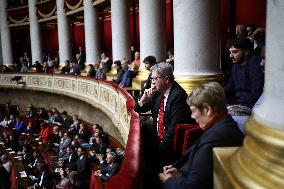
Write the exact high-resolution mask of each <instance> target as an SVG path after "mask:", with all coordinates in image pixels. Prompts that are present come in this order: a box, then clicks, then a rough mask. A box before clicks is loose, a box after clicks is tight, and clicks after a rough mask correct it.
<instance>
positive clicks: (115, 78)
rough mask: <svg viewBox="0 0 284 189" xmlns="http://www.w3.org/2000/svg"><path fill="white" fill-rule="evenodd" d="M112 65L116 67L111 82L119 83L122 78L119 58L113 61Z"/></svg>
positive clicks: (122, 71)
mask: <svg viewBox="0 0 284 189" xmlns="http://www.w3.org/2000/svg"><path fill="white" fill-rule="evenodd" d="M114 65H115V68H116V74H115V75H114V76H113V80H112V82H114V83H116V84H119V83H120V82H121V80H122V76H123V73H124V70H123V69H122V67H121V61H120V60H117V61H114Z"/></svg>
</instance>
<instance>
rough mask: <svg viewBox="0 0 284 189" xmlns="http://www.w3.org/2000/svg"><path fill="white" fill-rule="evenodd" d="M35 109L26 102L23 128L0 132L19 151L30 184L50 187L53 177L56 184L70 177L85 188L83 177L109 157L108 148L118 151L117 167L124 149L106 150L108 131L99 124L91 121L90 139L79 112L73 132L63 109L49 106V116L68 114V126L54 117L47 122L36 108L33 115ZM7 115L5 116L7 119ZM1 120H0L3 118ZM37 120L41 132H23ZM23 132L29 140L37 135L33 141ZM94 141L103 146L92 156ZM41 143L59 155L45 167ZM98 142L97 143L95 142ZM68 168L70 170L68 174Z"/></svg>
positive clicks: (30, 186)
mask: <svg viewBox="0 0 284 189" xmlns="http://www.w3.org/2000/svg"><path fill="white" fill-rule="evenodd" d="M3 107H5V106H3ZM9 107H11V106H10V105H9V104H7V111H8V110H9ZM35 109H36V108H35V107H33V106H32V105H28V107H27V112H26V114H24V115H23V118H25V120H26V122H24V129H23V130H22V132H21V133H18V132H16V131H13V130H11V131H9V132H16V133H14V134H7V133H6V131H5V130H4V132H3V133H0V141H1V142H3V143H4V145H5V147H6V148H11V149H12V150H13V151H14V152H15V153H16V154H17V155H21V159H22V160H21V162H22V163H23V164H24V165H25V167H26V168H25V170H26V173H27V174H28V175H29V176H30V177H28V184H29V188H33V187H35V188H38V187H39V188H41V187H44V186H46V187H49V188H50V187H52V186H51V185H52V184H53V183H54V179H55V178H56V180H57V183H58V184H60V182H61V181H63V180H64V179H69V180H70V182H71V185H72V186H75V185H76V186H78V187H81V188H87V187H88V185H86V184H87V183H86V182H85V180H86V179H89V178H88V177H89V176H90V174H91V172H90V171H91V170H90V168H91V167H93V164H97V165H100V162H99V161H100V160H101V161H103V162H108V160H106V159H107V154H108V153H110V152H114V153H115V154H117V155H116V157H117V159H116V161H115V163H114V164H117V165H118V166H117V167H118V168H119V167H120V166H119V164H120V163H121V161H122V159H123V156H124V152H123V151H122V150H120V149H118V150H117V152H116V151H114V150H113V149H114V148H113V147H110V149H112V150H111V151H108V152H106V148H107V145H108V144H107V143H105V142H107V141H108V140H107V139H106V138H107V135H106V133H104V132H103V129H102V127H101V126H99V125H98V124H94V126H93V129H94V130H93V132H92V136H91V137H92V139H91V137H90V133H89V130H88V129H87V127H86V125H85V124H84V123H83V122H82V121H81V120H80V119H79V118H78V116H74V122H76V124H75V125H77V127H75V126H74V130H73V133H69V132H68V129H69V127H70V126H71V124H73V122H72V120H71V119H70V118H68V117H70V116H68V114H67V112H66V111H63V112H62V113H61V114H60V113H59V111H58V110H57V109H55V108H52V110H51V111H49V114H50V117H53V120H56V119H57V118H59V117H62V119H63V117H65V118H66V117H67V118H66V120H71V124H67V125H66V127H67V128H65V127H63V124H62V125H60V124H57V125H56V124H55V123H56V122H54V121H53V122H50V123H48V121H46V122H44V119H43V117H44V116H38V114H39V112H35V113H36V115H35V116H31V117H30V113H31V110H35ZM0 110H1V114H3V113H4V112H5V111H4V110H5V109H4V108H0ZM8 112H9V111H8ZM40 112H41V114H40V115H43V113H44V112H45V110H44V108H41V109H40ZM8 115H9V114H8ZM8 115H7V116H6V122H7V123H8V121H7V118H8ZM55 115H56V116H55ZM61 115H62V116H61ZM11 117H13V115H11ZM17 119H18V118H17ZM23 120H24V119H23ZM28 120H30V121H28ZM0 121H1V122H2V121H3V120H0ZM32 123H36V125H35V127H34V126H32ZM39 124H40V126H41V131H40V132H39V131H36V130H35V131H34V133H29V135H25V134H24V133H28V130H29V127H31V128H38V127H39ZM0 129H1V127H0ZM62 131H64V134H63V135H61V134H60V133H62ZM24 136H29V137H32V138H33V139H32V140H34V139H35V138H34V137H36V136H37V137H39V138H38V139H37V140H35V143H34V142H32V141H31V139H28V140H27V139H24V138H23V137H24ZM23 139H24V140H23ZM89 141H90V142H89ZM95 141H97V143H100V144H102V147H97V150H96V151H97V153H96V154H95V155H93V156H91V153H90V152H92V151H93V148H94V146H93V144H94V143H96V142H95ZM98 141H100V142H98ZM86 143H89V145H88V146H90V147H88V146H85V144H86ZM35 144H36V145H35ZM41 144H42V145H43V147H44V148H45V147H46V149H44V150H43V151H46V152H48V153H50V151H49V150H52V152H53V153H55V154H56V156H57V157H59V159H58V162H55V164H54V163H52V162H51V164H48V166H49V168H48V167H46V166H47V165H46V158H47V157H44V156H42V150H40V151H38V150H37V149H38V145H41ZM34 145H35V146H34ZM98 146H100V145H99V144H98ZM57 149H58V150H57ZM86 149H87V150H86ZM100 150H101V151H100ZM91 164H92V166H90V165H91ZM106 164H107V163H106ZM41 165H44V166H41ZM102 165H104V164H102ZM0 166H1V164H0ZM51 166H52V167H54V166H55V167H57V168H58V169H57V171H58V172H57V171H55V172H54V173H53V172H49V170H51ZM55 167H54V168H55ZM117 170H118V169H117ZM71 172H73V173H72V174H71ZM116 173H117V171H115V172H114V173H113V174H116ZM1 175H2V173H1ZM56 175H57V176H56ZM106 176H107V177H108V179H109V178H110V177H111V176H110V175H106ZM52 178H53V179H52ZM50 179H52V180H53V181H52V182H51V180H50ZM106 180H107V179H106ZM45 181H46V182H45ZM5 184H6V183H5Z"/></svg>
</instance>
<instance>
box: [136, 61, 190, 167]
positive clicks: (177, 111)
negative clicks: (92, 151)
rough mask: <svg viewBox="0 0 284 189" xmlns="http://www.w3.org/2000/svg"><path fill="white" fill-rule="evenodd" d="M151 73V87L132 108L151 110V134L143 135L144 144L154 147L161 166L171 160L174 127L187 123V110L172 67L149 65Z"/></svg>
mask: <svg viewBox="0 0 284 189" xmlns="http://www.w3.org/2000/svg"><path fill="white" fill-rule="evenodd" d="M151 72H152V75H151V81H152V83H151V88H149V89H145V91H144V93H143V95H142V97H141V98H140V100H138V103H137V106H136V111H138V112H147V111H149V110H151V112H152V117H153V125H152V127H151V130H152V134H153V135H152V136H153V137H152V138H151V139H149V138H144V143H145V145H147V143H148V144H149V145H151V146H154V145H157V146H158V150H156V152H158V154H157V157H158V160H159V162H160V166H162V165H165V164H167V163H170V162H173V160H174V158H175V157H174V129H175V126H176V124H178V123H189V122H190V111H189V108H188V106H187V105H186V98H187V93H186V92H185V90H184V89H183V88H182V87H181V86H180V85H179V84H178V83H177V82H175V81H174V75H173V68H172V66H171V65H170V64H168V63H159V64H156V65H154V66H153V67H152V68H151ZM145 156H146V154H145ZM151 156H152V157H153V156H154V154H151Z"/></svg>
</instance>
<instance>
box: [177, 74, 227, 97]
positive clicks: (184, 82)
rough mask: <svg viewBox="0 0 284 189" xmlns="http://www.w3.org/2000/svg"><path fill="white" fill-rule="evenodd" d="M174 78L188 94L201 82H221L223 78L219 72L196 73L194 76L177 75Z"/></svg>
mask: <svg viewBox="0 0 284 189" xmlns="http://www.w3.org/2000/svg"><path fill="white" fill-rule="evenodd" d="M175 80H176V82H178V83H179V84H180V85H181V86H182V87H183V89H184V90H185V91H186V92H187V93H188V94H189V93H190V92H191V91H192V90H193V89H194V88H195V87H197V86H198V85H200V84H202V83H206V82H210V81H217V82H220V83H222V81H223V78H222V75H221V74H215V75H196V76H187V77H178V76H177V77H176V78H175Z"/></svg>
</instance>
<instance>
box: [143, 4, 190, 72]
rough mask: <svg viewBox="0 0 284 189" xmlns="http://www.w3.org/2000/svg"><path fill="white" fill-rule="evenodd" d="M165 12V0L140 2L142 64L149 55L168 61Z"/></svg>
mask: <svg viewBox="0 0 284 189" xmlns="http://www.w3.org/2000/svg"><path fill="white" fill-rule="evenodd" d="M186 2H187V1H186ZM165 12H166V1H165V0H155V1H153V0H140V1H139V18H140V20H139V22H140V60H141V63H142V61H143V59H144V58H145V57H146V56H149V55H152V56H155V57H156V59H157V61H165V60H166V20H165ZM141 65H142V64H141ZM143 67H144V66H143Z"/></svg>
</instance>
